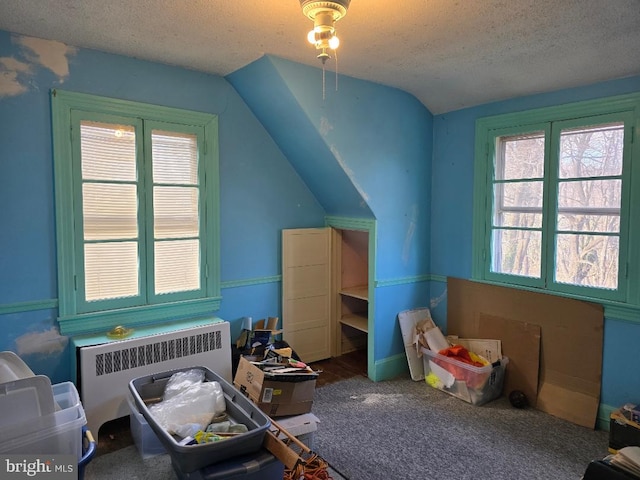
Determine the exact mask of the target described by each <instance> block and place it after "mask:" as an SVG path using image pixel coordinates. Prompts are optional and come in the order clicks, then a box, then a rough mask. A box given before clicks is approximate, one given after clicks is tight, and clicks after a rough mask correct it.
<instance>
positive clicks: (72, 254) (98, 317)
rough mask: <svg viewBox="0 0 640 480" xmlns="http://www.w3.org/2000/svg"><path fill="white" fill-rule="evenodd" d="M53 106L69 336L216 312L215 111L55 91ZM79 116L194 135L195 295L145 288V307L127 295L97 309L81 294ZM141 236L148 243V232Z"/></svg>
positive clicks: (61, 299)
mask: <svg viewBox="0 0 640 480" xmlns="http://www.w3.org/2000/svg"><path fill="white" fill-rule="evenodd" d="M51 106H52V124H53V155H54V172H55V183H54V184H55V202H56V208H55V219H56V242H57V263H58V315H59V316H58V321H59V324H60V331H61V333H63V334H65V335H69V334H82V333H90V332H95V331H101V330H104V329H105V328H107V329H108V328H109V327H113V326H115V325H118V324H126V325H127V326H133V325H141V324H148V323H152V322H153V323H156V322H159V323H161V322H165V321H172V320H176V319H182V318H193V317H197V316H202V315H206V314H211V312H212V311H213V310H217V309H218V308H219V305H220V261H219V260H220V249H219V244H220V241H219V238H220V226H219V172H218V162H219V158H218V118H217V116H216V115H212V114H207V113H202V112H192V111H187V110H182V109H177V108H170V107H163V106H157V105H150V104H145V103H140V102H133V101H127V100H120V99H112V98H105V97H99V96H95V95H88V94H80V93H74V92H66V91H61V90H52V91H51ZM80 118H81V119H83V120H84V119H98V120H99V119H109V118H116V119H117V118H120V119H122V118H125V119H127V122H129V123H132V124H133V123H136V122H147V123H148V124H149V126H150V127H151V128H153V129H163V128H164V129H166V130H169V131H177V132H179V133H180V132H182V133H193V134H194V135H195V136H196V138H197V142H198V143H197V144H198V155H199V158H200V160H199V163H200V165H201V168H200V170H199V171H200V174H201V179H200V181H201V183H202V185H203V187H204V188H202V189H201V190H202V191H201V194H200V205H201V209H200V212H199V218H200V222H201V224H202V228H201V230H200V234H199V235H200V236H199V238H200V242H201V247H200V251H201V258H200V263H199V264H200V268H201V270H200V277H201V283H200V289H199V290H198V291H197V292H199V293H197V294H194V293H193V291H190V292H183V293H172V294H167V295H158V294H155V295H148V291H147V293H146V294H144V293H141V295H143V296H144V297H148V298H147V300H146V301H144V302H143V304H139V303H138V304H134V303H135V302H131V301H130V300H128V299H124V300H122V301H113V302H112V301H105V302H104V308H105V309H104V310H97V311H96V308H95V307H96V305H95V304H94V305H93V307H94V308H93V310H94V311H90V310H91V309H87V308H86V302H85V300H84V297H82V295H80V293H81V292H80V293H79V290H81V289H77V284H78V283H82V282H83V281H84V277H83V268H84V267H83V260H82V253H81V249H80V247H79V246H78V243H79V242H80V241H82V233H81V228H82V226H81V225H80V226H79V227H78V226H74V222H75V219H77V218H78V208H77V206H78V205H79V201H80V200H79V199H81V198H82V197H81V192H80V191H79V188H78V185H79V183H78V181H79V180H78V179H79V178H80V175H79V172H78V170H79V168H78V166H77V165H74V162H72V159H73V158H74V155H75V158H78V154H79V150H78V149H79V147H78V144H79V141H76V140H77V139H74V138H73V129H72V125H74V122H75V123H76V126H77V123H78V119H80ZM148 131H150V130H147V132H148ZM145 135H147V133H145ZM141 141H143V140H142V139H141ZM74 148H75V149H76V151H74ZM149 155H150V154H149V153H146V154H145V156H146V157H148V156H149ZM141 161H144V160H141ZM147 161H148V158H147ZM74 186H75V187H74ZM149 191H150V189H149V188H147V190H145V191H144V192H142V191H141V193H145V192H146V193H145V194H147V195H148V194H149ZM79 195H80V196H79ZM74 209H75V212H76V213H75V214H74ZM80 211H81V210H80ZM147 213H148V212H147ZM147 213H145V212H144V210H143V207H141V214H142V215H143V216H144V215H146V214H147ZM80 215H81V214H80ZM145 228H148V227H145ZM77 230H79V231H80V233H78V231H77ZM146 238H147V239H148V238H149V236H148V235H146ZM139 241H141V242H142V241H143V239H142V237H141V240H139ZM145 245H146V247H145ZM141 248H142V249H143V251H144V250H146V249H147V248H149V240H147V241H146V243H145V244H144V245H143V246H142V247H141ZM79 252H80V253H79ZM139 268H140V274H141V275H142V276H145V277H148V276H149V271H152V270H151V269H150V268H149V266H148V265H146V264H145V260H144V258H143V257H142V256H141V257H140V267H139ZM151 275H153V273H151ZM151 278H152V277H151ZM143 286H144V282H143ZM144 288H146V287H144ZM100 302H101V301H100ZM100 302H97V303H100Z"/></svg>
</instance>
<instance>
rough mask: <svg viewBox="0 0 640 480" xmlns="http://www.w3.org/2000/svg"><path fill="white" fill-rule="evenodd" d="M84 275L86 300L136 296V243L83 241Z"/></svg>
mask: <svg viewBox="0 0 640 480" xmlns="http://www.w3.org/2000/svg"><path fill="white" fill-rule="evenodd" d="M84 275H85V291H86V298H87V301H88V302H91V301H95V300H105V299H109V298H122V297H133V296H137V295H138V294H139V291H138V244H137V243H136V242H110V243H87V244H85V246H84Z"/></svg>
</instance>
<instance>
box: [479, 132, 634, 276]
mask: <svg viewBox="0 0 640 480" xmlns="http://www.w3.org/2000/svg"><path fill="white" fill-rule="evenodd" d="M623 147H624V125H623V124H622V123H614V124H605V125H596V126H589V127H581V128H577V129H565V130H562V131H561V132H560V135H559V143H558V144H557V145H556V146H555V148H557V149H558V159H557V172H545V171H544V165H545V133H544V132H543V131H539V132H532V133H530V134H527V135H517V136H502V137H498V138H497V139H496V155H495V164H494V180H493V215H492V235H491V253H492V258H491V260H492V262H491V271H492V272H496V273H503V274H508V275H517V276H523V277H532V278H541V276H542V265H543V263H544V262H545V259H544V258H543V242H547V244H548V245H549V253H548V254H549V255H553V258H554V269H553V280H554V281H555V282H558V283H564V284H569V285H577V286H588V287H595V288H601V289H616V288H617V287H618V271H619V245H620V209H621V202H622V166H623ZM552 148H553V147H552ZM545 181H547V182H556V184H554V185H553V187H554V188H552V189H551V190H552V191H553V192H556V195H554V198H551V199H550V200H549V201H550V202H554V204H553V205H551V207H553V208H549V207H548V206H546V205H544V195H545ZM546 188H550V185H546ZM544 212H555V219H551V218H544V215H545V213H544ZM546 222H553V224H554V228H553V237H554V238H553V241H552V242H550V241H549V240H545V239H544V238H543V231H544V230H543V225H544V224H546Z"/></svg>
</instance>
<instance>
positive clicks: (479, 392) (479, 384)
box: [422, 348, 509, 405]
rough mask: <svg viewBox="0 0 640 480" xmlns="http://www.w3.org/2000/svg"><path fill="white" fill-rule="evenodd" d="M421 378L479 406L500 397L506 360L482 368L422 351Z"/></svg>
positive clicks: (427, 350) (504, 358) (503, 358)
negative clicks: (422, 371) (422, 370)
mask: <svg viewBox="0 0 640 480" xmlns="http://www.w3.org/2000/svg"><path fill="white" fill-rule="evenodd" d="M422 361H423V365H424V375H425V380H426V382H427V384H429V385H431V386H432V387H435V388H437V389H439V390H442V391H443V392H447V393H448V394H450V395H453V396H454V397H458V398H460V399H462V400H464V401H465V402H468V403H471V404H473V405H482V404H485V403H487V402H489V401H491V400H494V399H496V398H498V397H499V396H500V395H501V394H502V384H503V382H504V371H505V368H506V365H507V364H508V363H509V358H507V357H502V359H501V360H500V361H498V362H495V363H493V364H491V365H486V366H484V367H474V366H473V365H470V364H468V363H464V362H461V361H459V360H456V359H453V358H450V357H445V356H444V355H440V354H438V353H436V352H434V351H432V350H429V349H426V348H423V349H422Z"/></svg>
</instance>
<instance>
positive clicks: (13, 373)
mask: <svg viewBox="0 0 640 480" xmlns="http://www.w3.org/2000/svg"><path fill="white" fill-rule="evenodd" d="M34 375H35V374H34V373H33V371H32V370H31V369H30V368H29V367H28V366H27V364H26V363H24V361H23V360H22V359H21V358H20V357H19V356H18V355H16V354H15V353H13V352H11V351H9V350H7V351H5V352H0V383H5V382H13V381H14V380H20V379H21V378H27V377H33V376H34Z"/></svg>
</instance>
